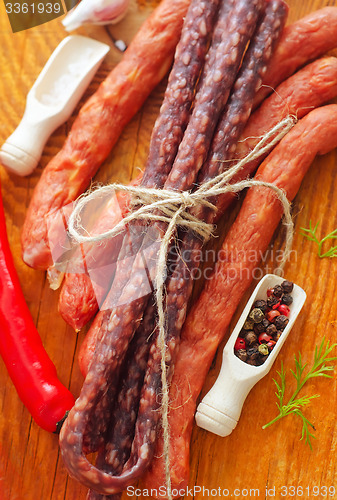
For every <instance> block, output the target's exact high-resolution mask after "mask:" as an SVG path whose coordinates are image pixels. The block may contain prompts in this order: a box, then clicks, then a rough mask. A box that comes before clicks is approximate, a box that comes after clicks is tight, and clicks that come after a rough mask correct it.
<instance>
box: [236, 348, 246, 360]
mask: <svg viewBox="0 0 337 500" xmlns="http://www.w3.org/2000/svg"><path fill="white" fill-rule="evenodd" d="M235 355H236V356H237V357H238V358H239V359H241V361H247V358H248V355H247V351H246V349H239V350H238V351H235Z"/></svg>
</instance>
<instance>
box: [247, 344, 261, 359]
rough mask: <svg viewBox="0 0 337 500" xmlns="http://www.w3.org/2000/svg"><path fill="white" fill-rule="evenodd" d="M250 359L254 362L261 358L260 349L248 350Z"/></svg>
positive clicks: (252, 348)
mask: <svg viewBox="0 0 337 500" xmlns="http://www.w3.org/2000/svg"><path fill="white" fill-rule="evenodd" d="M247 354H248V358H249V359H250V360H251V361H254V360H255V359H257V358H258V357H259V349H258V348H257V347H251V348H250V349H248V350H247Z"/></svg>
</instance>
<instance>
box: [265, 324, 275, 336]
mask: <svg viewBox="0 0 337 500" xmlns="http://www.w3.org/2000/svg"><path fill="white" fill-rule="evenodd" d="M276 332H277V328H276V326H275V325H274V324H273V323H271V324H270V325H269V326H268V328H266V334H267V335H270V336H273V335H275V334H276Z"/></svg>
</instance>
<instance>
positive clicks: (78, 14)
mask: <svg viewBox="0 0 337 500" xmlns="http://www.w3.org/2000/svg"><path fill="white" fill-rule="evenodd" d="M128 7H129V0H94V1H93V0H82V1H81V3H80V4H79V5H78V6H77V7H75V8H74V9H72V10H71V11H70V12H69V14H68V15H67V16H66V17H65V18H64V19H63V21H62V24H63V26H64V27H65V29H66V30H67V31H73V30H75V29H77V28H79V27H80V26H82V25H83V24H116V23H118V22H119V21H121V20H122V19H123V17H124V16H125V15H126V12H127V10H128Z"/></svg>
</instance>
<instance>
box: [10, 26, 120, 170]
mask: <svg viewBox="0 0 337 500" xmlns="http://www.w3.org/2000/svg"><path fill="white" fill-rule="evenodd" d="M109 50H110V47H109V45H106V44H105V43H101V42H97V41H96V40H93V39H91V38H87V37H84V36H78V35H76V36H75V35H74V36H68V37H67V38H65V39H64V40H63V41H62V42H61V43H60V44H59V45H58V47H57V48H56V49H55V50H54V52H53V53H52V55H51V56H50V58H49V60H48V62H47V64H46V65H45V67H44V68H43V70H42V71H41V73H40V75H39V76H38V78H37V80H36V82H35V83H34V85H33V87H32V88H31V90H30V91H29V93H28V95H27V101H26V109H25V113H24V115H23V118H22V120H21V122H20V124H19V126H18V127H17V129H16V130H15V131H14V132H13V134H12V135H11V136H10V137H9V138H8V139H7V141H6V142H5V144H4V145H3V146H2V148H1V150H0V163H2V165H3V166H4V167H6V168H7V169H8V170H9V171H11V172H14V173H16V174H18V175H22V176H23V175H29V174H31V173H32V172H33V170H34V169H35V167H36V166H37V164H38V162H39V160H40V158H41V155H42V151H43V148H44V145H45V143H46V142H47V140H48V138H49V136H50V135H51V134H52V133H53V132H54V130H56V129H57V127H59V126H60V125H62V123H64V122H65V121H66V120H67V119H68V118H69V117H70V115H71V114H72V112H73V111H74V109H75V107H76V105H77V103H78V101H79V100H80V98H81V97H82V95H83V93H84V91H85V89H86V88H87V87H88V85H89V83H90V81H91V80H92V78H93V76H94V74H95V73H96V71H97V69H98V67H99V65H100V63H101V62H102V60H103V59H104V57H105V55H106V54H107V53H108V52H109Z"/></svg>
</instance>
